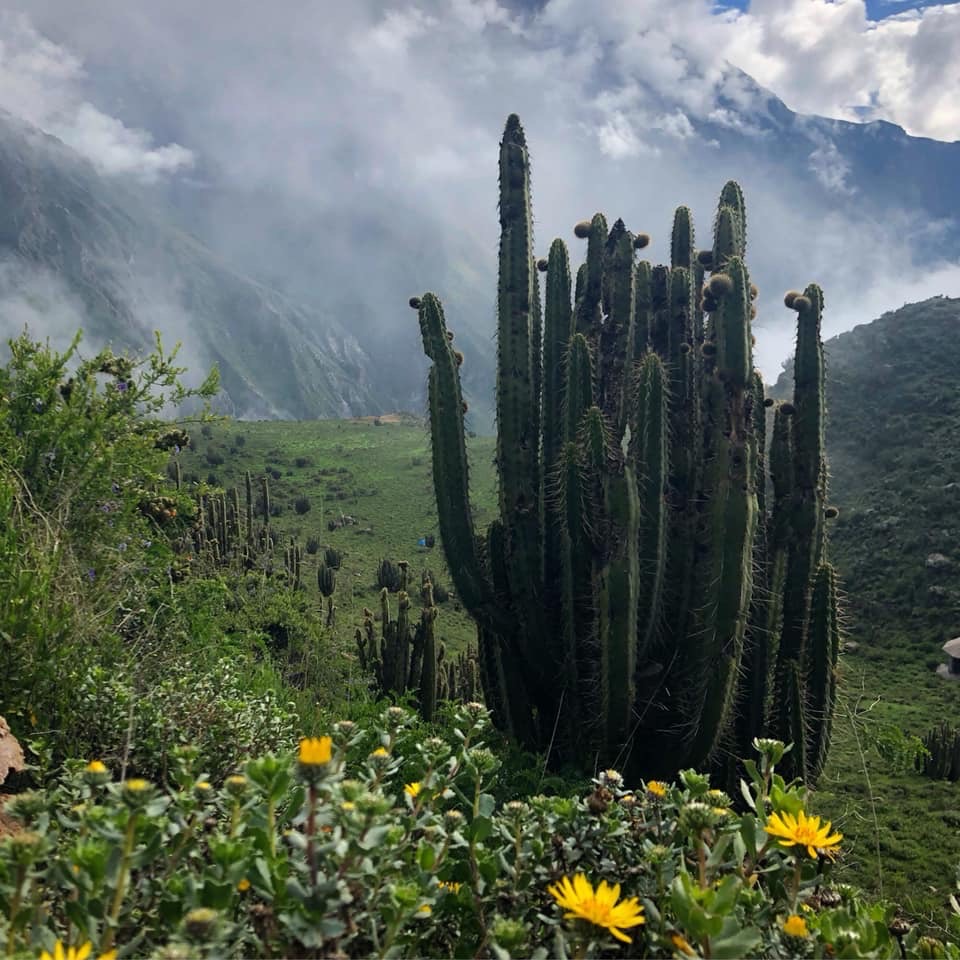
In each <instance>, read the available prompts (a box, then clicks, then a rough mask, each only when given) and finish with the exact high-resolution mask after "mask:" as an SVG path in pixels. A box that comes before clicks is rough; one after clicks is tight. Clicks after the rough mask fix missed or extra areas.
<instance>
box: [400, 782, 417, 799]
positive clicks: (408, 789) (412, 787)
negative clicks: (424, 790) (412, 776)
mask: <svg viewBox="0 0 960 960" xmlns="http://www.w3.org/2000/svg"><path fill="white" fill-rule="evenodd" d="M403 792H404V793H405V794H406V795H407V796H408V797H409V798H410V799H411V800H416V799H417V797H419V796H420V781H419V780H415V781H414V782H413V783H408V784H407V785H406V786H405V787H404V788H403Z"/></svg>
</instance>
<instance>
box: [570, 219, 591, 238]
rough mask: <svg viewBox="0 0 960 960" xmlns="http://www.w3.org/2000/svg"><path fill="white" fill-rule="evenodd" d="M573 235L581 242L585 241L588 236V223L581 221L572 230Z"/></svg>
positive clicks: (587, 221)
mask: <svg viewBox="0 0 960 960" xmlns="http://www.w3.org/2000/svg"><path fill="white" fill-rule="evenodd" d="M573 235H574V236H575V237H579V238H580V239H581V240H586V239H587V237H589V236H590V221H589V220H581V221H580V222H579V223H578V224H577V225H576V226H575V227H574V228H573Z"/></svg>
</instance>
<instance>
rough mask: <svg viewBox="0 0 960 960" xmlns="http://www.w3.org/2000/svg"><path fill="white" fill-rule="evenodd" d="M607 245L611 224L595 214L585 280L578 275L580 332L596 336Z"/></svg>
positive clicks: (588, 248)
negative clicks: (608, 226)
mask: <svg viewBox="0 0 960 960" xmlns="http://www.w3.org/2000/svg"><path fill="white" fill-rule="evenodd" d="M606 244H607V221H606V218H605V217H604V215H603V214H602V213H595V214H594V215H593V219H592V220H591V221H590V233H589V235H588V237H587V259H586V262H585V263H584V264H583V266H582V267H581V270H583V279H582V281H581V278H580V273H579V272H578V273H577V298H576V316H575V319H574V323H575V327H576V330H577V332H578V333H582V334H584V335H585V336H593V335H595V334H596V333H597V332H598V330H599V329H600V321H601V317H602V300H603V261H604V254H605V250H606Z"/></svg>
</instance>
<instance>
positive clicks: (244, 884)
mask: <svg viewBox="0 0 960 960" xmlns="http://www.w3.org/2000/svg"><path fill="white" fill-rule="evenodd" d="M237 889H238V890H239V891H240V892H241V893H246V892H247V891H248V890H249V889H250V881H249V880H248V879H247V878H246V877H244V878H243V879H242V880H241V881H240V882H239V883H238V884H237Z"/></svg>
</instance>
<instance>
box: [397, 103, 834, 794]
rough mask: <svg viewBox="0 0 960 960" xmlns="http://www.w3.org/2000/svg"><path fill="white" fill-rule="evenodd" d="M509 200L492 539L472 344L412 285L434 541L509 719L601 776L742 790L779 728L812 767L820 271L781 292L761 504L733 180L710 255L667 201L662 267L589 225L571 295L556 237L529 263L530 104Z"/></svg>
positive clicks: (829, 586) (820, 673)
mask: <svg viewBox="0 0 960 960" xmlns="http://www.w3.org/2000/svg"><path fill="white" fill-rule="evenodd" d="M499 208H500V226H501V234H500V274H499V287H498V335H497V342H498V364H499V365H498V378H497V424H498V434H497V468H498V475H499V484H498V489H499V507H500V509H499V516H498V517H497V518H495V519H494V520H493V522H492V523H491V524H490V525H489V527H488V528H487V532H486V535H485V536H481V535H478V534H477V533H476V531H475V524H474V518H473V514H472V511H471V507H470V491H469V486H470V484H469V470H468V462H467V450H466V443H465V428H464V414H465V412H466V404H465V403H464V402H463V393H462V390H461V385H460V366H461V363H462V360H463V358H462V356H461V355H460V354H459V353H458V352H457V350H456V349H455V348H454V345H453V341H454V335H453V332H452V331H450V330H448V329H447V326H446V322H445V319H444V314H443V309H442V307H441V305H440V301H439V300H438V299H437V298H436V296H434V294H432V293H426V294H424V295H423V296H422V297H419V298H415V299H414V301H411V305H414V304H415V305H416V307H417V310H418V315H419V321H420V330H421V334H422V337H423V347H424V352H425V353H426V355H427V356H428V357H429V358H430V359H431V360H432V361H433V364H432V366H431V369H430V378H429V387H428V389H429V406H430V424H431V437H432V441H433V472H434V494H435V496H436V501H437V507H438V511H439V521H440V529H441V532H442V534H443V544H444V550H445V552H446V555H447V560H448V563H449V564H450V568H451V572H452V573H453V577H454V582H455V584H456V586H457V590H458V592H459V594H460V596H461V597H462V598H463V602H464V604H465V605H466V606H467V608H468V609H469V610H470V612H471V614H472V615H473V617H474V618H475V619H476V621H477V624H478V628H479V644H480V646H479V661H480V668H481V673H482V678H483V688H484V692H485V694H486V697H487V702H488V703H489V705H490V707H491V710H492V712H493V716H494V718H495V721H496V723H497V724H498V726H500V727H501V729H503V730H505V731H507V732H509V733H510V734H511V735H512V736H514V737H516V738H517V739H518V740H519V741H520V742H521V743H522V744H524V745H525V746H527V747H529V748H531V749H536V750H542V751H546V750H550V751H553V752H554V753H555V754H556V755H558V756H559V757H560V758H562V759H565V760H567V761H568V762H575V763H580V764H581V765H583V766H584V767H585V768H587V769H589V768H590V766H591V765H594V766H596V765H598V764H599V765H601V766H602V765H604V764H607V763H612V764H615V765H618V766H622V767H623V768H624V769H625V770H626V771H627V772H628V774H630V775H632V776H637V775H639V774H640V773H641V771H645V772H647V773H650V772H654V773H656V774H658V775H673V774H675V773H676V771H677V770H678V769H679V768H680V767H682V766H685V765H688V764H693V765H697V766H702V765H704V764H709V765H712V766H713V767H714V768H716V769H718V770H721V771H723V773H724V776H725V778H726V782H728V783H729V784H730V785H731V789H735V785H736V783H737V781H738V779H739V773H740V771H739V769H738V768H737V757H743V756H744V755H745V753H746V751H747V750H748V748H749V745H750V743H751V742H752V741H753V740H754V738H756V737H758V736H768V735H776V736H779V737H780V738H781V739H783V740H785V741H790V742H793V743H794V750H793V751H792V752H791V754H790V755H789V756H788V759H787V761H786V763H787V768H788V770H789V771H790V772H791V773H794V774H796V775H798V776H801V777H803V778H804V779H805V780H807V781H808V782H810V783H813V782H814V781H815V780H816V778H817V776H818V775H819V773H820V771H821V769H822V767H823V762H824V760H825V758H826V754H827V749H828V746H829V741H830V722H831V718H832V713H833V708H834V703H835V668H836V663H837V656H838V652H839V628H838V621H837V595H836V581H835V575H834V572H833V569H832V567H831V566H830V565H829V563H828V562H827V559H826V534H825V530H824V524H825V518H824V514H825V511H826V502H825V501H826V478H827V475H826V464H825V461H824V453H823V417H824V388H823V381H824V375H823V353H822V346H821V343H820V320H821V309H822V300H823V297H822V294H821V291H820V289H819V287H817V286H816V285H815V284H811V285H810V286H808V287H807V288H806V290H805V291H804V293H803V294H802V295H801V294H798V293H795V294H790V295H788V297H789V304H788V305H789V306H791V307H792V308H793V309H795V310H796V311H797V313H798V320H797V359H796V363H795V389H794V395H793V402H792V403H790V404H786V403H784V404H782V405H781V406H780V407H779V409H778V410H777V411H776V420H775V427H774V433H773V440H772V445H771V451H770V460H771V465H772V475H773V476H772V480H773V502H772V506H771V510H770V511H769V513H768V512H767V511H766V509H765V500H766V498H765V491H764V487H765V482H766V480H765V476H764V472H763V462H764V453H765V451H764V446H765V439H764V428H765V414H764V409H765V408H764V395H763V384H762V382H761V379H760V376H759V374H758V373H756V372H755V371H754V369H753V360H752V334H751V332H750V320H751V316H752V314H753V313H754V308H753V306H752V300H753V298H754V297H755V295H756V290H755V287H753V286H752V285H751V284H750V280H749V276H748V273H747V268H746V266H745V263H744V256H745V249H746V212H745V208H744V202H743V196H742V193H741V191H740V188H739V186H738V185H737V184H736V183H734V182H732V181H731V182H729V183H727V184H726V185H725V186H724V188H723V191H722V193H721V197H720V204H719V208H718V211H717V215H716V220H715V225H714V236H713V245H712V250H711V251H710V253H709V256H704V257H702V258H700V257H698V256H697V255H696V251H695V249H694V233H693V225H692V222H691V217H690V211H689V210H688V209H687V208H686V207H681V208H679V209H678V210H677V212H676V215H675V218H674V224H673V234H672V238H671V255H672V263H671V266H670V267H666V266H652V265H651V264H649V263H647V262H642V263H640V264H637V263H636V262H635V260H634V257H635V251H636V249H638V247H642V246H645V242H640V243H638V238H636V237H634V235H633V234H632V233H631V232H630V231H629V230H628V229H627V228H626V227H625V225H624V223H623V221H622V220H618V221H617V222H616V223H615V224H614V225H613V228H612V229H610V230H609V231H608V229H607V222H606V219H605V218H604V216H603V215H602V214H599V213H598V214H596V215H595V216H594V217H593V219H592V220H591V221H590V222H589V223H588V222H586V221H584V222H583V223H580V224H578V225H577V227H576V229H575V233H576V235H577V236H578V237H582V238H584V239H586V240H587V252H586V260H585V262H584V264H583V265H582V266H581V268H580V270H579V272H578V274H577V283H576V295H575V298H574V302H573V304H571V276H570V266H569V257H568V254H567V249H566V246H565V244H564V243H563V241H562V240H560V239H557V240H554V241H553V244H552V245H551V248H550V256H549V258H547V260H546V262H545V264H544V263H543V262H541V263H540V264H539V265H538V263H537V261H536V260H535V259H534V256H533V238H532V223H533V218H532V212H531V199H530V160H529V154H528V150H527V144H526V139H525V136H524V132H523V129H522V127H521V126H520V121H519V118H518V117H517V116H516V115H511V116H510V117H509V118H508V119H507V124H506V129H505V131H504V135H503V140H502V142H501V144H500V204H499ZM701 261H707V264H708V266H709V270H710V273H711V276H710V279H709V282H708V284H707V285H706V286H704V285H703V279H704V271H705V270H706V269H707V266H705V265H704V263H702V262H701ZM538 266H540V267H543V266H545V269H546V274H547V280H546V288H547V289H546V304H545V310H544V311H543V312H542V314H541V307H540V291H539V284H538V279H537V271H538ZM701 288H702V289H701ZM768 528H769V530H768Z"/></svg>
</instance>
